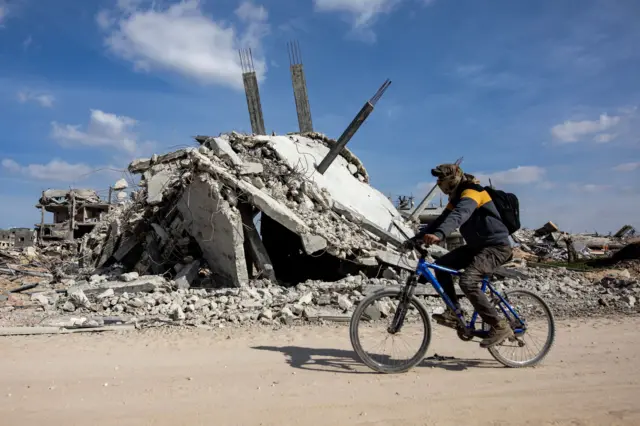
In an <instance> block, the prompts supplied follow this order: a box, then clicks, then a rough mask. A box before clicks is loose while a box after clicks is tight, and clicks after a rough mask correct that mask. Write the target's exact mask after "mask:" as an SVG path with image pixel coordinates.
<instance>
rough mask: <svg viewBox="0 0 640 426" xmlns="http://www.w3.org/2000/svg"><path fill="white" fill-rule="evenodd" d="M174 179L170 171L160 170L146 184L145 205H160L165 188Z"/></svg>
mask: <svg viewBox="0 0 640 426" xmlns="http://www.w3.org/2000/svg"><path fill="white" fill-rule="evenodd" d="M172 178H174V175H173V172H172V171H171V170H168V169H167V170H161V171H159V172H158V173H156V174H155V175H153V176H152V177H151V179H150V180H149V182H147V203H148V204H149V205H155V204H160V203H161V202H162V197H163V195H164V192H165V190H166V188H167V187H168V186H169V184H170V183H171V181H172Z"/></svg>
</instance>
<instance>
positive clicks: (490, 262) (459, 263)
mask: <svg viewBox="0 0 640 426" xmlns="http://www.w3.org/2000/svg"><path fill="white" fill-rule="evenodd" d="M511 255H512V249H511V247H510V246H507V245H504V246H490V247H480V248H477V247H469V246H461V247H458V248H456V249H454V250H452V251H450V252H449V253H447V254H445V255H444V256H442V257H440V258H439V259H438V260H436V262H435V263H436V264H437V265H441V266H444V267H446V268H450V269H464V272H463V273H462V275H461V276H460V288H461V289H462V292H463V293H464V294H465V296H467V299H469V302H471V304H472V305H473V307H474V308H475V309H476V310H477V311H478V314H479V315H480V317H481V318H482V319H483V320H484V321H485V322H486V323H487V324H489V325H491V326H496V325H497V324H498V322H499V321H500V317H499V316H498V312H497V311H496V309H495V308H494V307H493V306H492V305H491V304H490V303H489V299H488V298H487V296H486V295H485V294H484V293H483V292H482V289H481V288H482V278H483V277H484V276H485V275H491V274H492V273H493V272H494V271H495V270H496V269H497V268H498V267H499V266H501V265H502V264H504V263H506V262H507V261H508V260H509V259H510V258H511ZM436 278H437V279H438V282H439V283H440V285H442V289H443V290H444V292H445V293H446V294H447V296H449V298H450V299H451V301H452V302H453V303H454V304H455V305H456V306H459V305H458V297H457V296H456V290H455V288H454V286H453V277H452V276H451V275H450V274H447V273H446V272H442V271H437V270H436Z"/></svg>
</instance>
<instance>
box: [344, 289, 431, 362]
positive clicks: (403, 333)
mask: <svg viewBox="0 0 640 426" xmlns="http://www.w3.org/2000/svg"><path fill="white" fill-rule="evenodd" d="M402 299H403V290H401V289H397V288H396V289H388V290H382V291H379V292H376V293H373V294H372V295H370V296H368V297H366V298H365V299H363V300H362V301H361V302H360V304H359V305H358V307H357V308H356V310H355V311H354V313H353V316H352V317H351V323H350V325H349V336H350V338H351V344H352V346H353V349H354V350H355V352H356V354H357V355H358V357H359V358H360V360H361V361H362V362H363V363H364V364H365V365H367V366H368V367H369V368H371V369H373V370H375V371H377V372H380V373H387V374H389V373H404V372H406V371H408V370H409V369H411V368H412V367H414V366H415V365H417V364H419V363H420V362H421V361H422V359H423V358H424V355H425V353H426V352H427V348H428V347H429V343H430V341H431V322H430V319H429V314H428V313H427V309H426V308H425V306H424V305H423V304H422V303H421V302H420V301H419V300H418V299H417V298H416V297H415V296H413V297H411V298H410V299H409V301H408V304H407V305H408V306H406V307H405V309H406V310H405V312H406V316H405V317H404V321H402V324H401V328H400V329H399V330H398V332H396V333H391V332H390V330H389V328H390V326H391V324H392V322H393V320H394V317H396V315H399V314H400V313H401V308H402V302H401V300H402ZM381 326H382V329H380V328H381ZM414 326H418V327H419V328H421V330H415V327H414ZM376 336H377V337H376ZM381 336H382V338H381ZM409 339H415V340H417V341H419V344H417V345H415V346H412V345H409V344H408V343H407V341H408V340H409ZM370 340H377V341H378V342H379V343H378V345H377V346H374V348H373V349H372V351H371V352H368V351H367V350H365V349H364V347H365V346H367V344H366V343H368V342H369V341H370ZM394 344H397V345H398V346H399V349H400V350H402V349H404V350H406V351H407V352H408V353H409V356H408V358H401V359H399V360H394V359H392V356H390V355H388V354H385V353H380V350H384V349H386V348H387V347H389V346H391V352H392V354H395V352H396V351H395V350H394V348H393V346H394ZM412 348H413V349H412Z"/></svg>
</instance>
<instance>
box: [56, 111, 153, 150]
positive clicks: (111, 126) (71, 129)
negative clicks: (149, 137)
mask: <svg viewBox="0 0 640 426" xmlns="http://www.w3.org/2000/svg"><path fill="white" fill-rule="evenodd" d="M137 123H138V122H137V121H136V120H135V119H133V118H131V117H126V116H123V115H116V114H111V113H107V112H103V111H100V110H99V109H92V110H91V117H90V119H89V125H88V126H87V130H86V131H83V130H81V129H80V125H73V124H59V123H57V122H55V121H53V122H52V123H51V126H52V129H51V136H52V137H53V138H54V139H55V140H57V141H58V142H59V143H60V144H61V145H67V146H68V145H85V146H92V147H112V148H117V149H120V150H123V151H126V152H129V153H135V152H136V150H137V148H138V142H137V135H136V134H135V133H133V127H135V125H136V124H137ZM147 144H149V142H147Z"/></svg>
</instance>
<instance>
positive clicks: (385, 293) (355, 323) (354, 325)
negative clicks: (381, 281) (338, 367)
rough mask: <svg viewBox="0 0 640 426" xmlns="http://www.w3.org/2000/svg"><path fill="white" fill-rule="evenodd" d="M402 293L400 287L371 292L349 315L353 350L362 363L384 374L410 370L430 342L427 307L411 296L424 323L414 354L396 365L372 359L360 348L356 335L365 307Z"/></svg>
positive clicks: (416, 363) (398, 296)
mask: <svg viewBox="0 0 640 426" xmlns="http://www.w3.org/2000/svg"><path fill="white" fill-rule="evenodd" d="M401 294H402V289H397V288H396V289H388V290H382V291H379V292H376V293H373V294H371V295H369V296H367V297H366V298H364V299H363V300H362V301H361V302H360V303H359V304H358V306H357V308H356V309H355V311H354V312H353V315H352V316H351V321H350V324H349V337H350V339H351V345H352V347H353V350H354V351H355V352H356V354H357V355H358V358H359V359H360V361H361V362H362V363H364V364H365V365H366V366H367V367H369V368H371V369H372V370H374V371H377V372H379V373H385V374H398V373H404V372H407V371H408V370H410V369H411V368H413V367H415V366H416V365H418V364H419V363H420V362H422V360H423V359H424V356H425V354H426V353H427V349H428V348H429V344H430V343H431V320H430V318H429V313H428V312H427V308H426V307H425V306H424V305H423V304H422V302H420V300H419V299H418V298H417V297H416V296H413V297H412V298H411V300H410V303H411V304H412V305H414V306H415V308H416V309H417V310H418V313H419V314H420V317H421V318H422V323H423V325H424V330H425V331H424V334H423V339H422V343H421V345H420V348H419V349H418V351H417V352H416V354H415V355H414V356H413V357H412V358H411V359H410V360H409V361H408V362H406V363H404V364H401V365H398V366H388V365H384V364H381V363H378V362H376V361H374V360H373V359H372V358H371V357H370V356H369V355H368V354H367V353H366V352H365V351H364V349H363V348H362V345H361V343H360V337H359V335H358V329H359V325H360V321H361V319H362V314H363V313H364V311H365V309H366V308H367V307H368V306H370V305H372V304H373V303H374V302H375V301H377V300H379V299H382V298H385V297H389V298H396V299H399V298H400V295H401Z"/></svg>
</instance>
